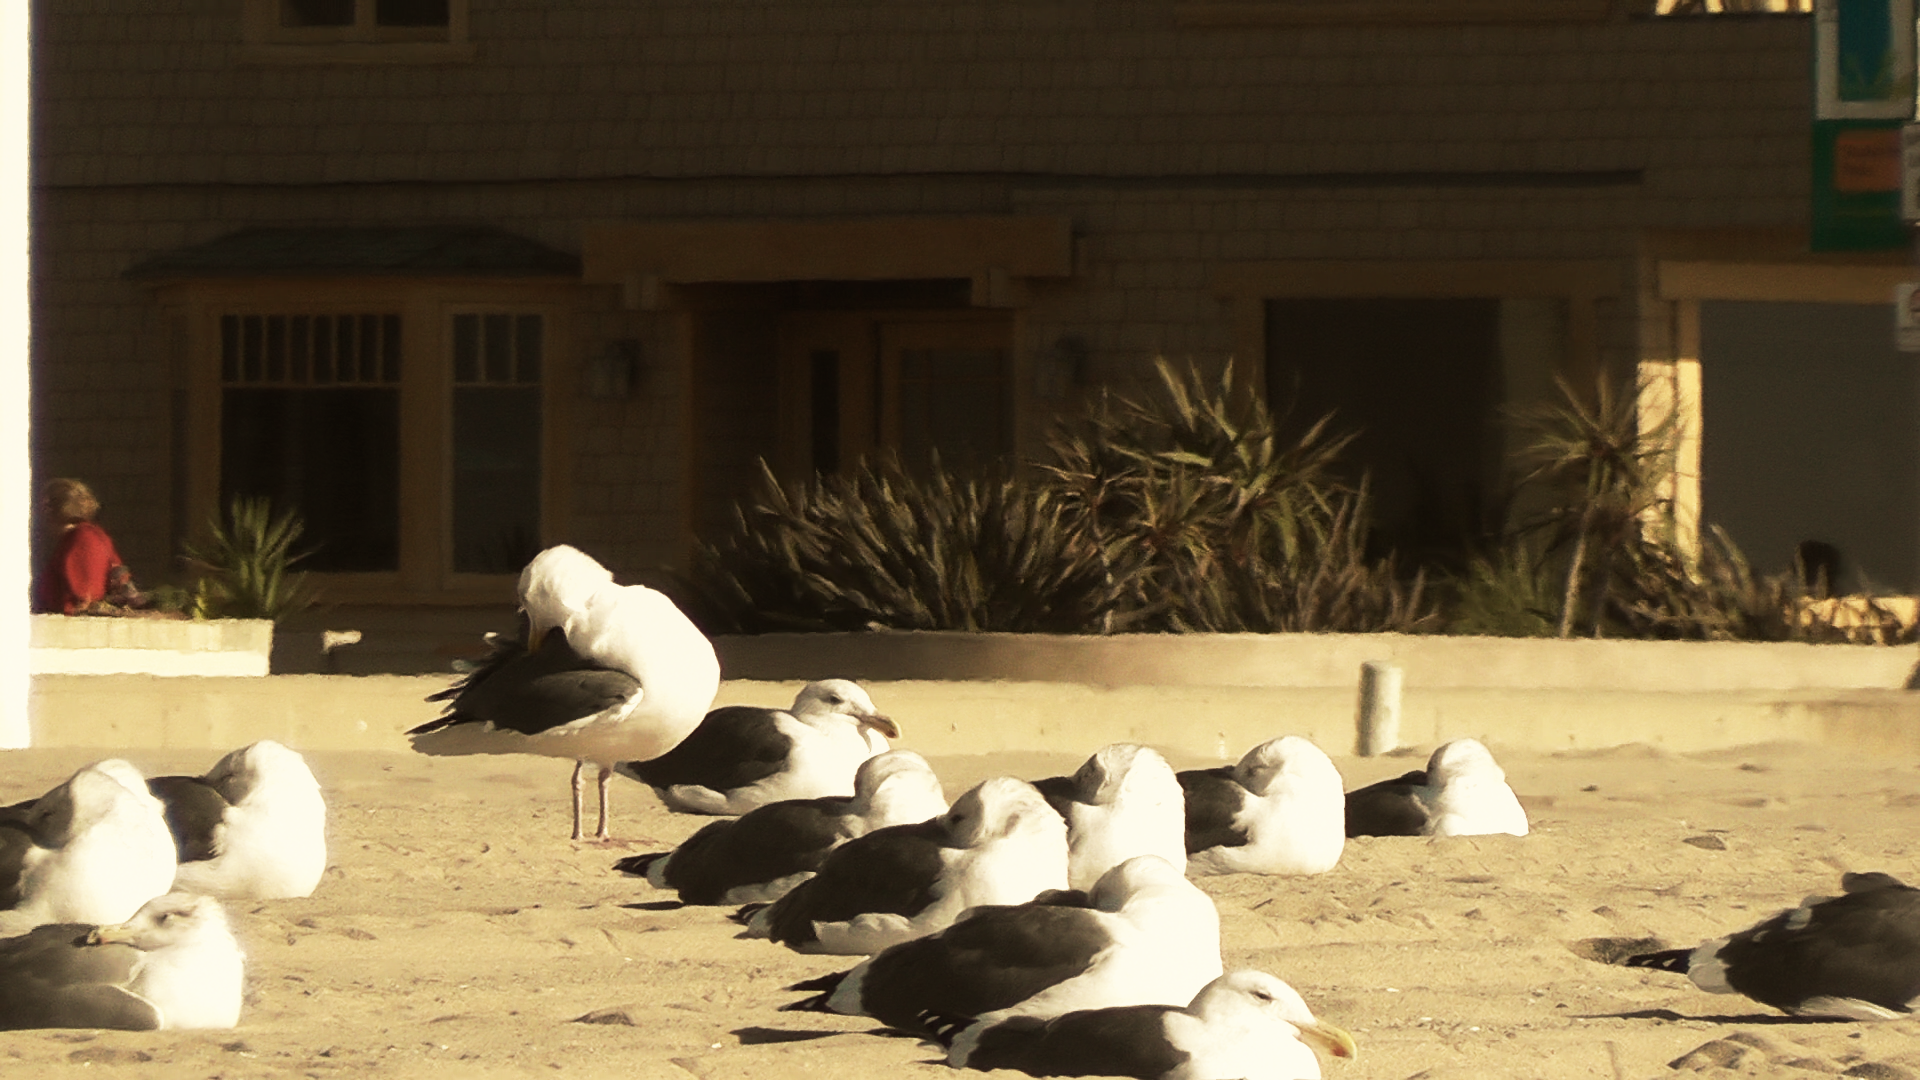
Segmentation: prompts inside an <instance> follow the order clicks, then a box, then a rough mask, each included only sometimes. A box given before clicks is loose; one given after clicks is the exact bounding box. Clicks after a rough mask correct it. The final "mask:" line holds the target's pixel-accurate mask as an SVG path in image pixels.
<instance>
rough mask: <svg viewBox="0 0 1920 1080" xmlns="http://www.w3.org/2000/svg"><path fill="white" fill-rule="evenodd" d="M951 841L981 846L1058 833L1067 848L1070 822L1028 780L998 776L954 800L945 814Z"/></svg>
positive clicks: (970, 845)
mask: <svg viewBox="0 0 1920 1080" xmlns="http://www.w3.org/2000/svg"><path fill="white" fill-rule="evenodd" d="M945 820H946V825H947V835H948V837H949V839H948V843H949V845H950V846H953V847H979V846H981V845H982V844H987V843H991V842H992V841H995V840H1000V839H1004V838H1006V837H1010V836H1015V835H1033V836H1042V835H1045V836H1057V837H1058V838H1059V841H1060V845H1061V850H1062V851H1064V850H1065V848H1066V840H1067V823H1066V822H1065V821H1063V820H1061V817H1060V815H1059V814H1057V813H1055V812H1054V810H1053V807H1051V806H1049V805H1047V800H1046V799H1044V798H1042V797H1041V796H1040V792H1039V791H1038V790H1036V789H1035V788H1034V786H1033V785H1032V784H1029V783H1027V782H1026V781H1025V780H1016V779H1014V778H1013V777H1011V776H996V777H993V778H991V779H988V780H983V781H981V782H980V783H979V784H976V785H974V786H973V787H972V788H970V789H968V791H967V792H966V793H965V794H964V795H961V796H960V797H959V798H958V799H955V800H954V802H953V809H951V810H948V811H947V813H946V819H945Z"/></svg>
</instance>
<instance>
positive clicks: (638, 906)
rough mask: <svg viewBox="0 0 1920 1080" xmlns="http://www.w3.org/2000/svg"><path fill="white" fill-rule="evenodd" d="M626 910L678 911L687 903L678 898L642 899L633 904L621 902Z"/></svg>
mask: <svg viewBox="0 0 1920 1080" xmlns="http://www.w3.org/2000/svg"><path fill="white" fill-rule="evenodd" d="M620 906H621V907H623V908H626V909H627V910H628V911H679V910H680V909H681V908H683V907H686V906H687V905H685V904H683V903H681V902H680V901H678V900H643V901H641V902H639V903H635V904H621V905H620Z"/></svg>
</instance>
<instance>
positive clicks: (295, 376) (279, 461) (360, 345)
mask: <svg viewBox="0 0 1920 1080" xmlns="http://www.w3.org/2000/svg"><path fill="white" fill-rule="evenodd" d="M400 340H401V339H400V316H398V315H393V314H378V313H375V314H358V313H355V314H344V313H328V314H286V315H225V316H222V317H221V319H220V383H221V403H220V444H221V447H220V448H221V453H220V496H221V502H222V504H223V505H224V504H225V503H226V502H227V500H229V499H230V498H232V497H234V496H236V495H241V496H249V497H257V496H265V497H267V498H268V499H271V500H272V503H273V507H274V509H275V510H276V511H279V510H282V509H291V510H293V511H295V512H297V513H298V514H299V515H300V517H301V519H302V520H303V521H304V523H305V526H306V530H305V533H304V534H303V536H302V538H301V541H302V543H303V544H305V545H307V546H310V547H312V548H313V554H312V555H311V556H310V557H309V558H308V559H307V560H306V561H305V562H304V563H302V564H301V565H302V568H303V569H308V570H320V571H333V572H345V571H381V570H395V569H397V568H398V566H399V554H400V373H401V361H402V357H401V347H400Z"/></svg>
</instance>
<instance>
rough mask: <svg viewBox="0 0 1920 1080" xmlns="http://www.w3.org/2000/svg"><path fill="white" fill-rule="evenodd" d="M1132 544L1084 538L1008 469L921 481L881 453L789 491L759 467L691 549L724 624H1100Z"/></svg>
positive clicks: (1045, 496)
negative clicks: (728, 513) (714, 527)
mask: <svg viewBox="0 0 1920 1080" xmlns="http://www.w3.org/2000/svg"><path fill="white" fill-rule="evenodd" d="M1126 561H1127V555H1126V553H1125V552H1121V551H1114V550H1102V549H1100V548H1098V547H1096V546H1093V545H1090V544H1088V543H1087V542H1086V538H1085V537H1084V535H1083V534H1082V533H1080V532H1079V531H1077V530H1075V529H1073V528H1072V527H1071V526H1070V525H1069V523H1068V520H1067V515H1066V514H1065V512H1064V510H1063V508H1062V506H1061V503H1060V500H1059V499H1058V498H1056V497H1055V496H1054V495H1053V494H1052V493H1051V492H1048V491H1046V490H1044V489H1040V488H1036V487H1034V486H1032V485H1028V484H1022V483H1020V482H1018V481H1016V480H1013V479H1011V478H1007V477H997V478H991V479H980V480H971V479H960V478H956V477H954V476H953V475H951V474H950V473H948V472H946V471H945V470H944V469H942V468H941V467H940V466H939V463H938V461H935V463H934V466H933V468H932V470H931V473H930V475H928V476H927V477H925V478H921V477H917V476H915V475H913V474H910V473H908V472H907V471H906V470H904V469H903V468H902V467H901V466H900V465H899V464H898V462H896V461H894V460H891V459H886V460H882V461H879V462H877V463H873V464H868V465H866V466H863V467H862V468H860V469H859V470H858V471H856V472H855V473H853V474H852V475H849V476H844V477H841V476H823V477H816V478H815V479H814V480H813V481H811V482H810V483H808V484H806V485H804V486H802V487H799V488H797V489H795V490H792V491H789V490H788V489H786V488H783V487H782V486H781V485H780V483H779V482H778V481H777V480H776V479H775V478H774V476H773V474H772V473H771V472H769V471H766V469H765V466H764V464H763V465H762V475H761V482H760V485H759V488H758V490H757V491H755V492H754V493H753V494H752V495H751V496H749V497H748V498H747V499H746V500H744V501H743V502H741V503H740V504H739V505H738V506H736V507H735V524H734V528H733V530H732V531H731V533H730V534H729V535H727V536H726V537H725V538H723V539H722V540H721V541H719V542H718V543H716V544H712V545H704V544H703V545H701V547H700V548H699V550H698V551H697V553H696V559H695V572H694V580H695V582H696V584H697V586H698V587H699V588H700V589H701V591H702V592H703V593H704V594H705V595H706V597H707V599H708V600H709V601H710V602H711V606H712V607H713V608H714V609H715V610H717V611H719V612H722V613H724V614H722V615H721V616H720V618H721V621H722V623H723V625H724V628H726V629H731V630H735V631H743V632H748V633H758V632H765V631H773V630H872V629H895V630H1003V631H1038V632H1055V633H1068V632H1074V631H1079V630H1083V629H1085V628H1086V627H1087V626H1089V625H1097V624H1098V623H1099V622H1100V621H1101V620H1102V619H1103V618H1104V617H1105V615H1106V614H1107V613H1108V612H1110V611H1111V610H1113V608H1114V607H1115V606H1116V604H1117V601H1118V592H1117V590H1116V587H1115V585H1114V581H1113V578H1112V577H1111V576H1110V575H1109V573H1108V568H1109V567H1111V566H1114V565H1125V564H1126Z"/></svg>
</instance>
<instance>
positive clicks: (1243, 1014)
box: [1187, 970, 1354, 1058]
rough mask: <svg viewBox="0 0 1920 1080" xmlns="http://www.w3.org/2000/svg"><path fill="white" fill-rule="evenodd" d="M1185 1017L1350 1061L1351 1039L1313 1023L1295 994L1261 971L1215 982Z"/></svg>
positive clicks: (1203, 989) (1232, 974) (1328, 1026)
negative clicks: (1288, 1041) (1269, 1036)
mask: <svg viewBox="0 0 1920 1080" xmlns="http://www.w3.org/2000/svg"><path fill="white" fill-rule="evenodd" d="M1187 1011H1188V1012H1190V1013H1193V1014H1194V1015H1195V1016H1197V1017H1199V1018H1200V1020H1201V1021H1202V1022H1203V1023H1205V1024H1206V1025H1207V1026H1208V1027H1209V1028H1213V1029H1218V1030H1221V1031H1222V1033H1223V1034H1224V1033H1226V1032H1237V1033H1245V1034H1251V1035H1255V1036H1258V1035H1260V1034H1268V1033H1270V1034H1273V1035H1278V1036H1280V1037H1282V1038H1285V1037H1288V1036H1291V1037H1292V1038H1294V1039H1297V1040H1299V1041H1300V1042H1303V1043H1305V1044H1307V1045H1308V1046H1310V1047H1313V1048H1315V1049H1318V1050H1322V1051H1324V1052H1326V1053H1327V1054H1329V1055H1331V1056H1333V1057H1343V1058H1350V1057H1352V1056H1353V1055H1354V1043H1353V1036H1352V1035H1349V1034H1348V1033H1347V1032H1346V1031H1345V1030H1344V1029H1342V1028H1339V1027H1336V1026H1334V1025H1332V1024H1329V1023H1325V1022H1323V1021H1321V1020H1319V1019H1317V1018H1315V1017H1314V1015H1313V1010H1311V1009H1309V1008H1307V1003H1306V1001H1305V1000H1304V999H1303V998H1301V996H1300V994H1299V992H1298V991H1296V990H1295V989H1294V988H1293V987H1291V986H1288V985H1287V984H1286V982H1285V981H1283V980H1281V979H1277V978H1274V977H1273V976H1272V975H1269V974H1267V973H1266V972H1264V971H1251V970H1241V971H1232V972H1228V973H1227V974H1225V975H1222V976H1220V977H1219V978H1217V979H1215V980H1213V981H1212V982H1210V983H1208V984H1207V985H1206V986H1204V987H1201V988H1200V992H1199V993H1198V994H1196V995H1194V998H1193V1004H1191V1005H1189V1006H1187Z"/></svg>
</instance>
